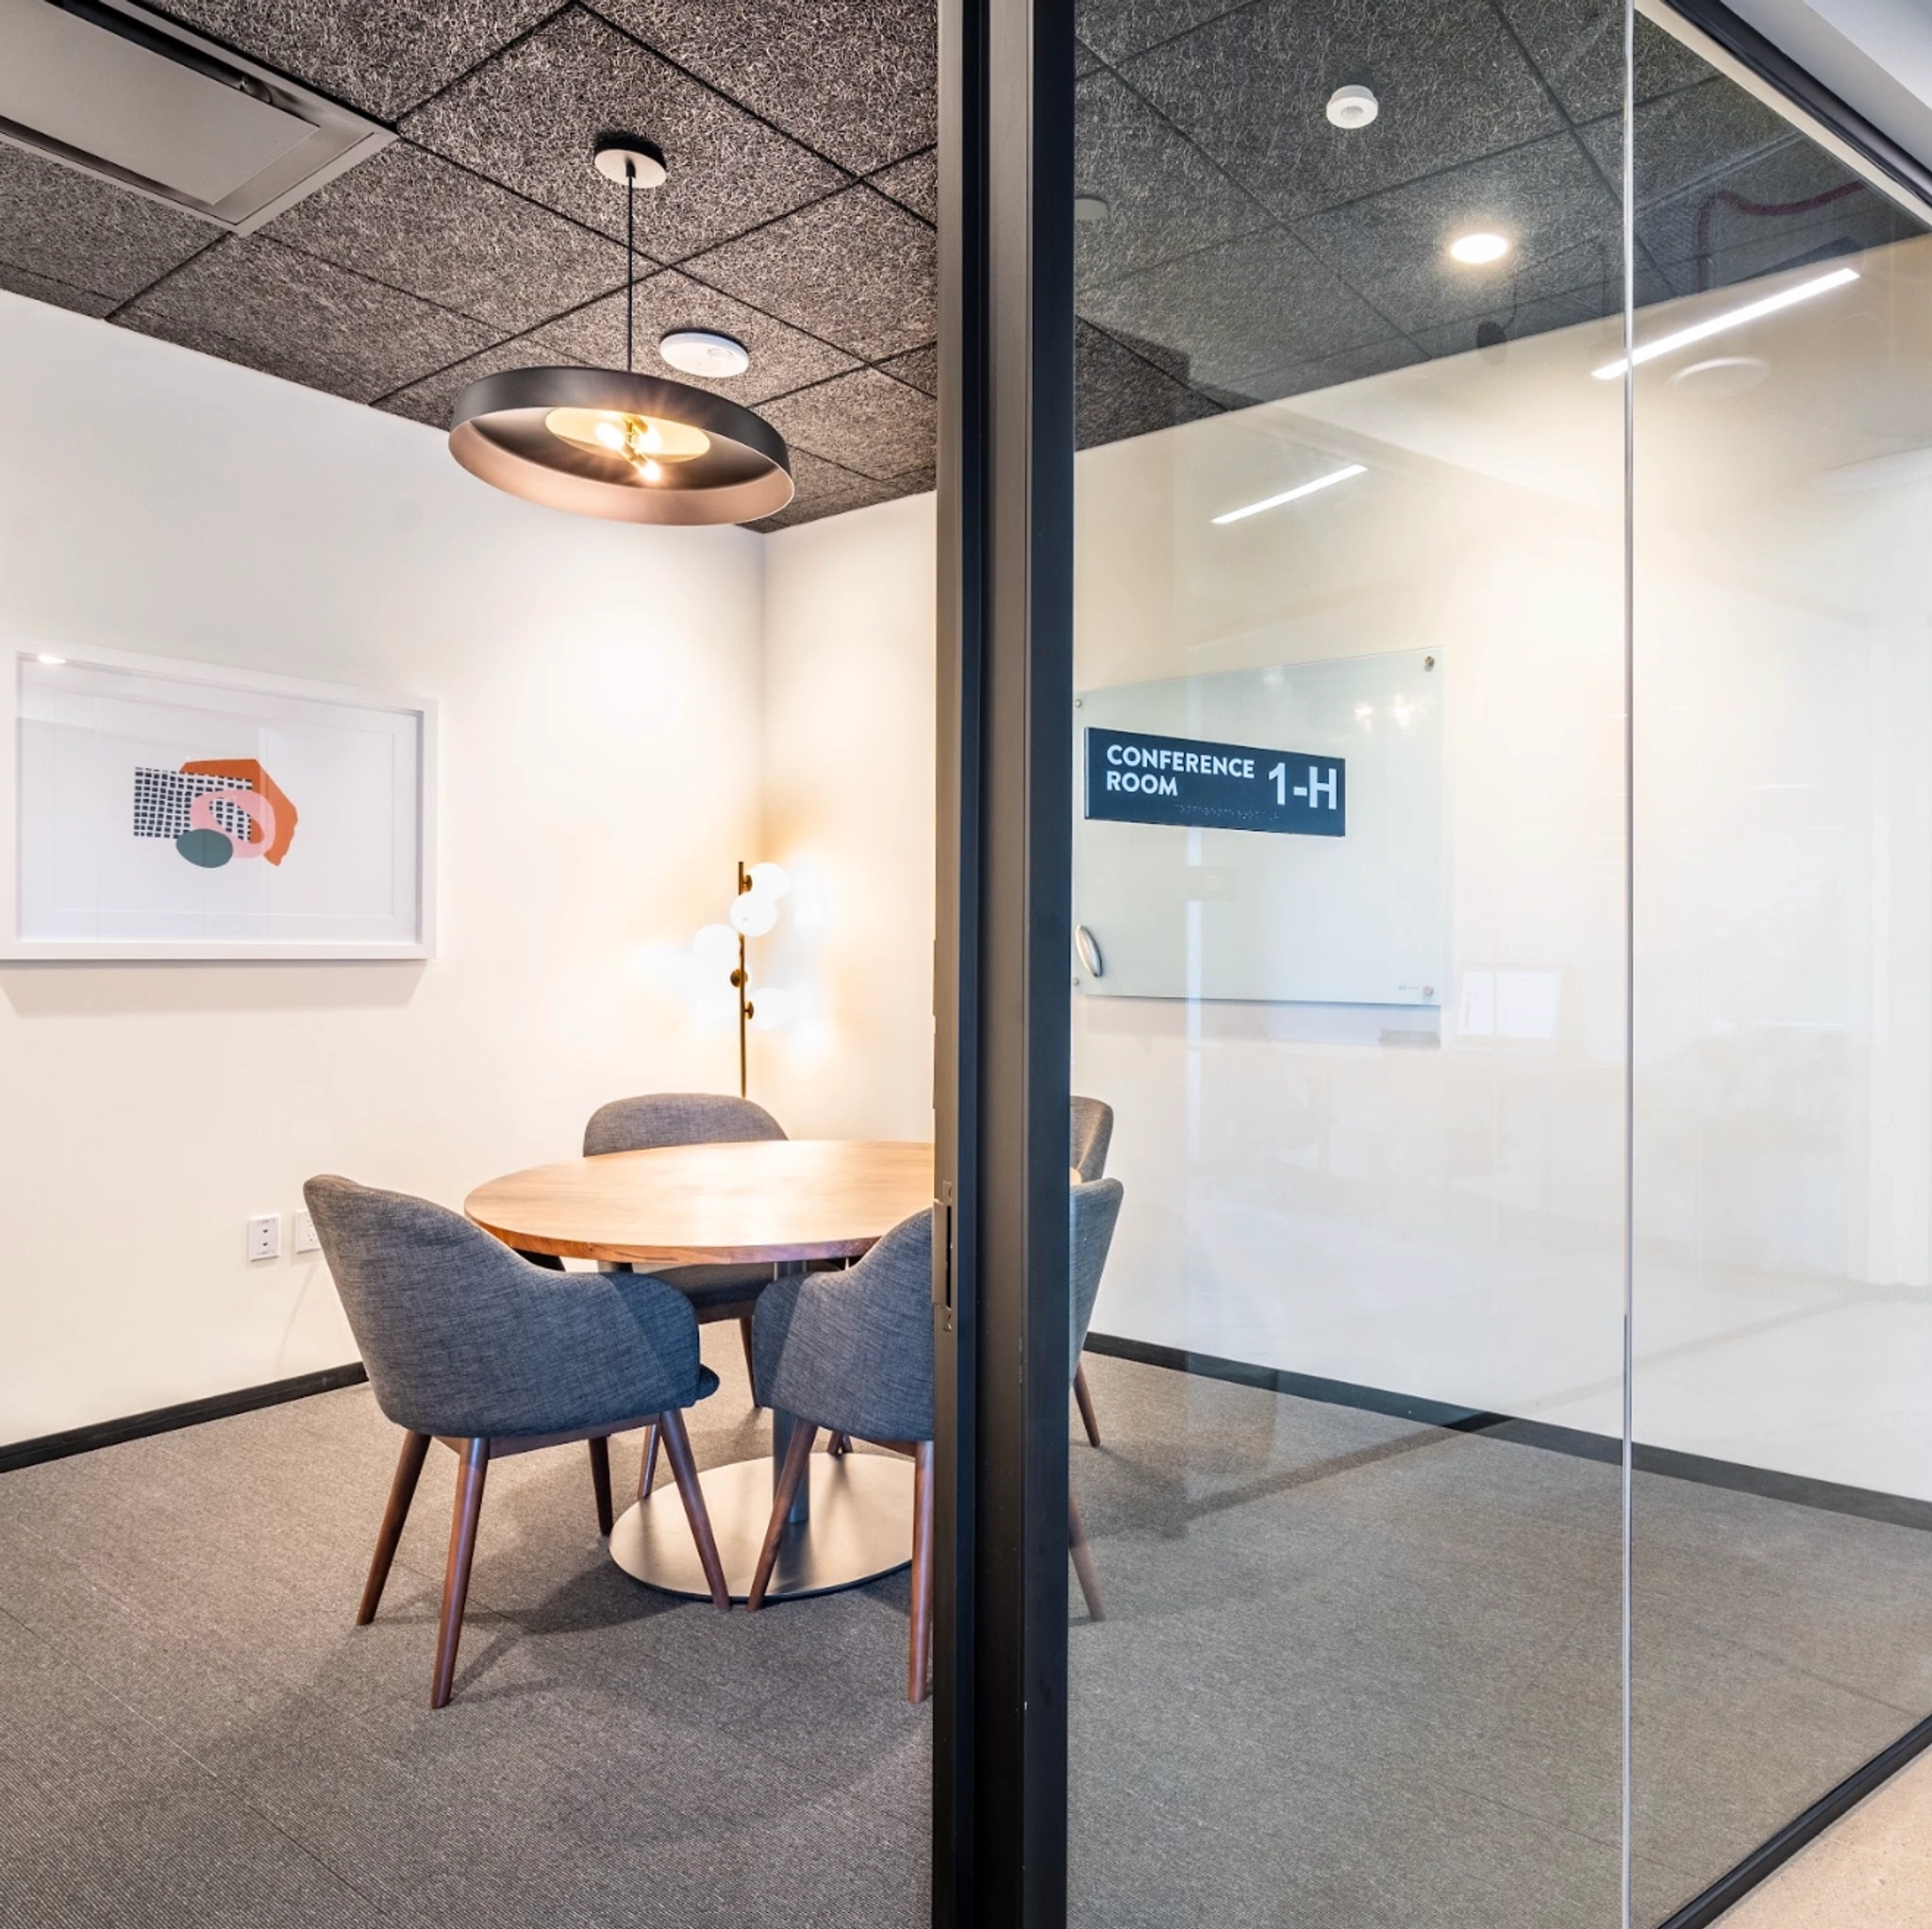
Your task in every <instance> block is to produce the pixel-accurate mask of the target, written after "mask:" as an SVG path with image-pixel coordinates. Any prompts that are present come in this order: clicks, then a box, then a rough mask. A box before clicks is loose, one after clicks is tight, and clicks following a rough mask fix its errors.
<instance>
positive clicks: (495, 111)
mask: <svg viewBox="0 0 1932 1929" xmlns="http://www.w3.org/2000/svg"><path fill="white" fill-rule="evenodd" d="M612 130H618V131H623V132H627V133H634V134H641V135H644V136H646V137H647V138H648V139H650V140H653V141H657V142H658V145H659V146H660V147H661V148H662V149H663V150H664V158H665V163H666V165H667V167H668V168H669V171H670V178H669V179H668V180H667V181H666V182H665V183H664V185H663V186H662V187H661V188H658V189H654V190H649V191H640V192H638V194H637V197H636V198H637V245H638V250H639V252H640V253H641V254H642V255H645V256H647V257H650V258H654V259H656V260H658V261H675V260H677V259H679V258H682V257H684V256H686V255H691V254H695V253H697V252H698V250H700V249H702V248H706V247H708V246H710V245H711V244H712V243H713V242H715V241H723V240H724V239H725V238H726V237H727V236H729V235H735V234H741V233H742V232H743V231H744V230H745V229H746V228H749V227H756V226H757V225H758V224H759V223H761V222H767V221H770V220H772V219H773V217H774V216H775V215H780V214H783V213H785V212H786V211H787V210H788V209H789V208H796V207H798V206H799V205H800V204H801V203H803V202H807V201H810V200H813V199H816V198H817V197H818V196H819V195H821V194H824V193H827V192H829V191H831V190H833V189H834V188H837V187H838V186H839V185H840V184H841V181H842V180H843V179H844V176H843V175H841V174H840V173H839V171H838V170H837V169H836V168H833V167H830V166H828V165H827V164H826V163H825V162H824V161H823V160H820V159H818V158H815V157H814V156H812V155H810V154H808V153H807V151H806V150H805V149H804V148H803V147H801V146H799V144H798V143H797V142H796V141H791V140H788V139H787V138H786V137H785V136H784V135H782V134H777V133H774V131H773V130H772V129H771V128H770V127H767V126H766V125H764V124H763V123H762V122H761V121H758V120H755V119H754V118H753V117H752V116H751V115H750V114H747V113H746V112H745V111H744V110H743V109H742V108H737V107H734V106H732V104H731V103H730V102H729V101H727V100H725V99H724V96H723V95H721V94H718V93H714V92H713V91H711V90H710V89H709V88H708V87H703V86H701V85H699V83H698V82H697V81H695V80H692V79H691V77H690V76H689V75H684V74H680V73H679V72H678V71H677V69H676V68H675V67H673V66H671V65H669V64H668V63H667V62H665V61H663V60H660V59H659V58H658V56H657V55H655V54H653V53H651V52H649V51H648V50H647V49H645V48H643V47H641V46H640V45H639V44H638V43H637V42H635V41H634V40H631V39H629V38H628V37H627V36H626V35H625V34H621V33H619V32H618V31H617V29H616V28H615V27H613V26H610V25H607V24H606V23H605V22H604V21H602V20H598V19H595V18H593V17H592V16H591V15H590V14H588V13H586V12H584V11H583V10H582V9H581V8H571V9H570V10H569V11H568V12H565V13H563V14H561V15H559V16H558V18H557V19H556V20H554V21H552V22H550V23H549V24H548V25H545V26H543V27H541V28H540V29H539V30H538V31H537V32H536V33H534V34H532V35H531V36H530V37H529V38H528V39H527V40H525V41H521V42H518V43H517V44H516V45H515V46H514V47H512V48H510V49H509V51H508V52H507V53H504V54H501V55H499V56H498V57H497V58H495V59H493V60H491V61H489V62H487V63H486V64H485V65H484V66H482V67H480V68H479V69H477V71H476V72H475V74H472V75H468V76H467V77H465V78H464V79H463V80H461V81H459V82H458V84H457V85H456V86H454V87H453V88H451V89H450V90H449V91H448V92H446V93H443V94H441V95H440V96H439V97H438V98H437V99H436V100H434V101H432V102H431V103H430V104H429V105H428V106H427V107H425V108H423V109H422V110H421V111H420V112H418V113H415V114H412V115H410V116H409V117H408V120H407V121H405V122H404V124H403V131H404V132H405V133H406V134H407V135H408V137H409V139H410V140H412V141H420V142H421V143H422V144H423V145H424V146H425V147H428V148H433V149H434V150H435V151H436V152H437V153H439V154H444V155H447V156H449V157H450V158H451V159H453V160H458V161H461V162H462V163H463V164H464V165H465V166H468V167H472V168H475V170H476V172H477V173H478V174H482V175H489V177H490V178H491V180H493V181H499V182H501V183H502V184H503V185H504V186H505V187H508V188H513V189H514V190H515V191H517V192H518V193H520V194H526V195H528V196H529V197H530V199H531V200H533V201H540V202H541V203H542V204H543V205H544V206H545V207H546V208H556V209H557V210H558V212H559V213H561V214H568V215H570V216H572V217H573V218H575V220H577V221H581V222H584V223H586V224H589V225H590V226H592V227H597V228H601V229H602V230H603V231H604V232H605V233H607V234H608V235H611V236H613V237H617V238H621V237H622V236H623V234H624V225H625V193H626V190H625V189H624V188H622V187H619V186H616V185H614V184H613V183H611V182H609V181H607V180H606V179H605V178H604V177H603V175H600V174H598V173H597V171H596V170H595V168H593V167H592V166H591V150H592V148H593V146H594V144H595V142H596V140H597V137H598V136H599V135H600V134H604V133H608V132H610V131H612Z"/></svg>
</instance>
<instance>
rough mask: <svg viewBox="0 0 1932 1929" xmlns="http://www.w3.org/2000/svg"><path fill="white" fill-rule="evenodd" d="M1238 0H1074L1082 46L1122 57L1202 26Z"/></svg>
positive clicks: (1116, 58) (1109, 56) (1104, 56)
mask: <svg viewBox="0 0 1932 1929" xmlns="http://www.w3.org/2000/svg"><path fill="white" fill-rule="evenodd" d="M1240 5H1241V0H1074V25H1075V28H1076V30H1077V33H1078V37H1079V44H1080V46H1081V47H1082V48H1083V49H1084V48H1087V47H1091V48H1092V50H1093V52H1094V53H1095V54H1097V55H1098V56H1099V57H1100V58H1101V59H1103V60H1112V61H1121V60H1124V59H1127V58H1129V57H1131V56H1132V55H1135V54H1139V53H1141V52H1143V51H1144V50H1145V49H1146V48H1148V47H1152V46H1156V45H1158V43H1159V42H1162V41H1171V40H1173V39H1174V37H1175V36H1176V35H1178V34H1184V33H1187V32H1189V31H1190V30H1191V29H1192V28H1194V27H1197V26H1205V25H1207V23H1208V21H1210V20H1214V19H1217V18H1218V17H1219V16H1220V15H1222V14H1224V13H1226V12H1227V11H1228V10H1229V9H1230V8H1234V7H1238V6H1240Z"/></svg>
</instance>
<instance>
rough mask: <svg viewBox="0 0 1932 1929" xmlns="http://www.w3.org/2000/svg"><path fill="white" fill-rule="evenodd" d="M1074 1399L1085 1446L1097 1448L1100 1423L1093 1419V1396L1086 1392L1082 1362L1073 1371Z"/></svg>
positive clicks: (1085, 1370)
mask: <svg viewBox="0 0 1932 1929" xmlns="http://www.w3.org/2000/svg"><path fill="white" fill-rule="evenodd" d="M1074 1400H1075V1401H1076V1402H1077V1403H1078V1405H1079V1408H1080V1424H1081V1425H1082V1426H1084V1427H1085V1428H1086V1429H1087V1444H1088V1445H1089V1446H1090V1447H1097V1446H1099V1444H1100V1422H1099V1421H1098V1420H1097V1419H1096V1418H1095V1417H1094V1412H1093V1395H1092V1394H1091V1393H1090V1392H1089V1391H1088V1390H1087V1362H1086V1361H1085V1360H1082V1361H1081V1362H1080V1364H1079V1365H1078V1366H1076V1367H1075V1368H1074Z"/></svg>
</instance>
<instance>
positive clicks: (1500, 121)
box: [1122, 0, 1563, 214]
mask: <svg viewBox="0 0 1932 1929" xmlns="http://www.w3.org/2000/svg"><path fill="white" fill-rule="evenodd" d="M1122 73H1123V75H1124V78H1125V79H1127V80H1128V81H1130V82H1131V83H1132V84H1133V86H1135V87H1136V88H1138V89H1139V90H1140V91H1141V92H1143V93H1144V94H1146V95H1147V97H1148V98H1149V99H1150V100H1151V101H1152V102H1153V103H1154V105H1155V106H1156V107H1157V108H1159V109H1160V110H1161V112H1162V113H1164V114H1166V115H1168V116H1169V117H1170V118H1171V119H1172V120H1173V121H1174V124H1175V125H1177V126H1178V127H1180V128H1181V130H1182V131H1183V132H1184V133H1186V134H1187V135H1188V136H1189V138H1190V139H1191V140H1193V141H1197V142H1199V144H1200V145H1201V147H1202V148H1203V150H1204V151H1205V152H1206V153H1208V155H1209V156H1211V157H1212V158H1214V159H1215V160H1217V161H1219V162H1220V163H1221V164H1222V165H1223V166H1224V167H1225V168H1226V169H1227V170H1228V172H1229V173H1230V174H1232V175H1234V176H1235V177H1236V179H1238V180H1240V181H1241V183H1242V184H1243V185H1244V186H1246V187H1248V188H1250V189H1252V190H1253V191H1255V192H1256V193H1257V194H1258V195H1260V196H1261V198H1262V199H1263V200H1264V201H1266V202H1267V203H1268V204H1269V206H1270V207H1272V208H1274V209H1275V210H1276V211H1277V212H1279V213H1283V214H1296V213H1301V212H1304V211H1306V210H1307V209H1310V208H1329V207H1334V206H1336V205H1338V204H1339V203H1341V202H1344V201H1350V200H1354V199H1356V198H1357V197H1358V196H1360V195H1363V194H1372V193H1374V192H1375V191H1377V190H1379V189H1383V188H1388V187H1391V186H1393V185H1394V184H1396V183H1397V182H1400V181H1406V180H1413V179H1415V178H1416V177H1417V176H1419V175H1425V174H1429V173H1433V172H1435V171H1436V170H1439V169H1441V168H1446V167H1453V166H1455V165H1456V164H1457V162H1459V161H1465V160H1471V159H1474V158H1475V157H1477V156H1478V155H1484V154H1493V153H1495V152H1497V151H1498V150H1500V149H1504V148H1507V147H1513V146H1515V145H1517V144H1518V143H1520V142H1522V141H1530V140H1534V139H1535V138H1536V137H1537V136H1539V135H1541V134H1550V133H1554V132H1556V131H1557V130H1558V129H1559V128H1561V127H1562V125H1563V121H1562V117H1561V116H1560V115H1559V114H1558V112H1557V108H1556V106H1555V104H1554V103H1553V102H1552V101H1551V99H1550V97H1549V94H1548V92H1547V91H1545V89H1544V87H1543V85H1542V83H1541V80H1540V79H1539V78H1538V76H1537V75H1536V72H1535V70H1534V69H1533V68H1532V67H1531V66H1530V64H1529V62H1528V61H1527V60H1526V59H1525V58H1524V56H1523V54H1522V52H1521V50H1520V48H1519V46H1518V44H1517V42H1516V40H1515V38H1514V36H1512V35H1511V34H1510V33H1509V32H1508V31H1507V29H1506V28H1505V26H1504V25H1503V23H1502V21H1501V20H1500V19H1499V18H1498V17H1497V15H1496V13H1495V12H1494V10H1493V9H1492V8H1491V7H1490V5H1489V0H1342V4H1340V5H1338V4H1335V0H1257V4H1256V5H1254V6H1250V7H1245V8H1241V9H1240V10H1239V11H1238V12H1234V13H1228V14H1224V15H1223V16H1222V17H1221V18H1220V19H1218V20H1215V21H1211V22H1209V23H1208V25H1206V26H1203V27H1198V28H1196V29H1195V31H1194V32H1192V33H1191V34H1187V35H1184V36H1183V37H1182V38H1181V39H1179V40H1176V41H1169V42H1166V43H1165V44H1164V45H1162V46H1159V47H1157V48H1155V49H1154V50H1153V51H1152V52H1150V53H1147V54H1143V55H1141V56H1140V57H1139V58H1136V59H1134V60H1131V61H1129V62H1127V64H1126V65H1125V66H1124V68H1123V69H1122ZM1350 82H1361V83H1363V84H1365V85H1367V86H1369V87H1372V88H1374V91H1375V93H1376V95H1377V97H1378V98H1379V99H1380V101H1381V103H1382V111H1381V114H1380V116H1379V118H1378V119H1376V120H1375V121H1374V123H1373V124H1372V125H1369V126H1367V127H1358V128H1354V129H1344V128H1341V127H1334V126H1331V125H1329V123H1328V120H1327V117H1326V114H1325V112H1324V109H1325V107H1326V103H1327V100H1328V96H1329V94H1330V93H1331V92H1333V91H1334V90H1335V89H1336V88H1338V87H1340V86H1342V85H1344V84H1346V83H1350Z"/></svg>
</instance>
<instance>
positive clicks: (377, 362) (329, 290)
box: [117, 235, 490, 402]
mask: <svg viewBox="0 0 1932 1929" xmlns="http://www.w3.org/2000/svg"><path fill="white" fill-rule="evenodd" d="M117 319H119V320H120V321H122V322H124V323H125V324H126V325H127V326H128V327H130V328H137V329H139V330H141V332H142V334H145V335H158V336H160V337H162V338H163V339H164V340H166V341H175V342H179V343H180V344H181V345H182V346H183V347H184V348H197V349H200V350H201V351H202V352H203V353H204V354H208V355H217V356H222V357H225V358H226V359H227V360H229V361H238V362H241V363H242V364H243V366H245V367H248V368H254V369H260V370H262V371H263V372H264V373H266V374H272V375H280V376H282V377H283V378H284V379H286V380H288V381H291V382H301V383H304V384H305V385H307V386H308V387H309V388H311V389H325V390H328V391H331V392H332V393H334V394H337V395H345V396H347V397H348V398H349V399H350V400H351V401H356V402H368V401H373V400H374V399H375V397H376V396H378V395H383V394H387V393H388V392H389V391H391V389H394V388H396V387H398V386H399V385H400V384H402V383H404V382H408V381H409V380H411V379H413V378H414V377H416V376H419V375H422V374H427V373H428V372H429V371H430V370H431V369H436V368H441V367H442V366H443V365H444V364H445V363H447V362H452V361H455V360H456V359H457V358H458V357H460V356H464V355H468V354H471V353H473V352H474V351H475V349H477V348H479V347H481V346H482V345H483V344H484V343H485V342H486V341H488V340H489V337H490V331H489V330H488V329H487V328H485V327H483V326H482V325H481V324H479V323H476V322H473V321H471V320H469V319H468V318H467V317H466V316H462V315H455V314H452V313H451V312H450V311H449V310H448V309H447V308H435V307H432V306H431V305H430V304H429V303H428V302H425V301H419V300H418V299H417V298H416V297H415V296H414V295H410V294H404V293H402V292H401V291H399V290H396V289H392V288H386V287H384V286H383V285H382V284H381V283H380V282H375V281H370V280H367V279H366V278H365V277H363V276H362V275H359V274H351V273H350V272H349V271H348V270H347V269H344V268H338V267H335V266H334V265H333V264H331V263H329V262H326V261H318V260H316V259H315V258H313V257H312V256H309V255H303V254H298V253H297V252H296V251H295V250H294V249H292V248H284V247H282V246H280V245H279V244H278V243H276V242H275V241H270V240H269V239H268V238H267V237H266V236H265V235H252V236H249V237H247V238H245V239H243V238H241V237H235V236H230V237H229V238H228V239H227V240H225V241H222V242H220V243H219V244H218V245H217V246H215V247H212V248H210V249H208V252H207V253H206V254H203V255H197V256H196V257H195V258H194V259H193V260H192V261H190V262H189V263H188V264H187V266H186V267H184V268H181V269H179V270H177V271H176V272H175V274H171V275H169V276H168V277H167V278H166V279H165V280H163V281H160V282H158V283H157V284H156V285H155V286H154V287H153V288H151V289H149V290H148V291H147V292H146V293H144V294H142V296H140V297H139V298H138V299H137V300H135V301H134V302H132V303H130V304H129V305H128V306H127V307H126V308H124V309H123V310H122V311H121V314H120V315H119V317H118V318H117Z"/></svg>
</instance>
